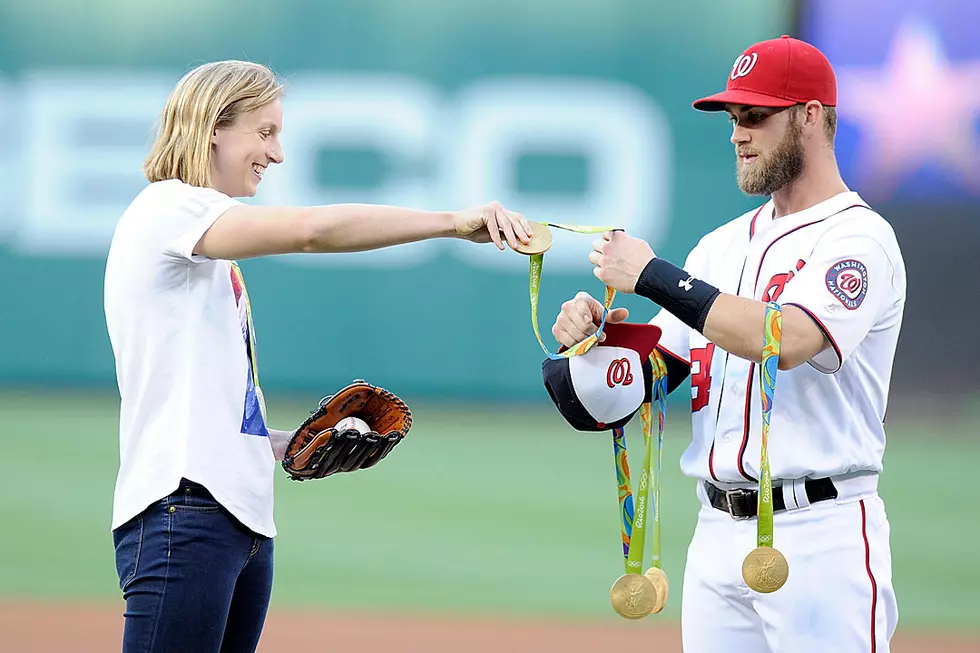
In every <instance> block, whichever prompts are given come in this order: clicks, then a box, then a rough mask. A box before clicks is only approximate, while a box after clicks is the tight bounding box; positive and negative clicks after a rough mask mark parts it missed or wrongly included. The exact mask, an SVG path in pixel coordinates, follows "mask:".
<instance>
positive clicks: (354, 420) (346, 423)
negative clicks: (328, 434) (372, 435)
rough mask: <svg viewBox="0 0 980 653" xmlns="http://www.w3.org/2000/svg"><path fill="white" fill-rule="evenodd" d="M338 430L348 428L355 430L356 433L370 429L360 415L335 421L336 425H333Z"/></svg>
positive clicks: (342, 430) (341, 430)
mask: <svg viewBox="0 0 980 653" xmlns="http://www.w3.org/2000/svg"><path fill="white" fill-rule="evenodd" d="M334 428H335V429H337V431H338V432H341V433H342V432H344V431H347V430H350V429H354V430H356V431H357V432H358V433H367V432H368V431H370V430H371V427H370V426H368V423H367V422H365V421H364V420H363V419H361V418H360V417H345V418H344V419H342V420H340V421H339V422H337V426H335V427H334Z"/></svg>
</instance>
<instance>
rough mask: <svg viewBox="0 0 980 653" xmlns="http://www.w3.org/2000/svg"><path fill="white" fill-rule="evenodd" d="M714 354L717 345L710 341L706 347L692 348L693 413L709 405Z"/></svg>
mask: <svg viewBox="0 0 980 653" xmlns="http://www.w3.org/2000/svg"><path fill="white" fill-rule="evenodd" d="M714 355H715V346H714V344H713V343H710V342H709V343H708V345H707V346H706V347H702V348H700V349H692V350H691V389H692V391H693V392H692V393H691V412H692V413H696V412H698V411H699V410H701V409H702V408H704V407H705V406H707V405H708V392H709V391H710V389H711V359H712V358H714Z"/></svg>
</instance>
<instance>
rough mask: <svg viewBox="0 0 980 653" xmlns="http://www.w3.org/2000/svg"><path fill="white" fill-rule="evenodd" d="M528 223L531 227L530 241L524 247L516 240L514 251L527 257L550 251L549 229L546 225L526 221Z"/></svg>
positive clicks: (550, 236) (550, 237)
mask: <svg viewBox="0 0 980 653" xmlns="http://www.w3.org/2000/svg"><path fill="white" fill-rule="evenodd" d="M528 223H529V224H530V225H531V241H530V242H529V243H527V244H526V245H525V244H524V243H522V242H521V241H519V240H518V241H517V247H515V248H514V251H516V252H520V253H521V254H528V255H531V254H544V253H545V252H547V251H548V250H549V249H551V241H552V235H551V229H549V228H548V225H545V224H541V223H540V222H531V221H528Z"/></svg>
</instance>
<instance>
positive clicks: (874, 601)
mask: <svg viewBox="0 0 980 653" xmlns="http://www.w3.org/2000/svg"><path fill="white" fill-rule="evenodd" d="M860 504H861V535H862V536H863V537H864V567H865V569H866V570H867V572H868V578H869V579H870V580H871V653H875V652H876V650H877V648H878V646H877V642H876V641H875V612H876V611H877V609H878V583H877V582H876V581H875V575H874V572H872V571H871V544H870V543H869V542H868V514H867V510H866V509H865V507H864V499H862V500H861V501H860Z"/></svg>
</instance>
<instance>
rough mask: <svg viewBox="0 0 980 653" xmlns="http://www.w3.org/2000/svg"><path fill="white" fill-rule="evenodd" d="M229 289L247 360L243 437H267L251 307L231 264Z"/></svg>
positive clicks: (246, 292)
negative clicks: (236, 307)
mask: <svg viewBox="0 0 980 653" xmlns="http://www.w3.org/2000/svg"><path fill="white" fill-rule="evenodd" d="M231 287H232V288H233V289H234V291H235V304H236V306H238V319H239V321H240V322H241V325H242V338H244V339H245V354H246V356H247V358H248V382H247V384H246V387H245V408H244V410H243V412H242V433H243V434H245V435H264V436H268V435H269V429H268V428H266V425H265V417H264V416H263V415H262V408H261V406H260V405H259V396H258V393H257V392H256V387H258V385H259V367H258V361H257V359H256V356H255V328H254V327H253V326H252V305H251V303H250V302H249V301H248V291H247V290H245V279H244V278H243V277H242V271H241V269H240V268H239V267H238V264H237V263H232V264H231Z"/></svg>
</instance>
